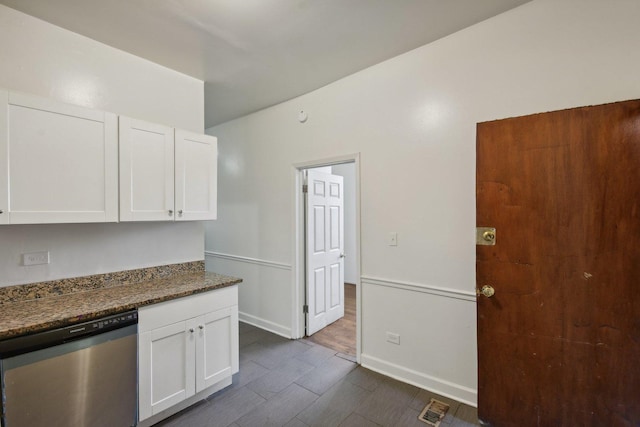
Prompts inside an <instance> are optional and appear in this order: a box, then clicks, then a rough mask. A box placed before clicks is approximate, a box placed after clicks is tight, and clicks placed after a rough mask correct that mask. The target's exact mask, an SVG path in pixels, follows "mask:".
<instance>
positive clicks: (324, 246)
mask: <svg viewBox="0 0 640 427" xmlns="http://www.w3.org/2000/svg"><path fill="white" fill-rule="evenodd" d="M306 182H307V193H306V264H307V269H306V276H307V277H306V279H307V280H306V282H307V292H306V293H307V298H306V301H307V306H308V313H307V319H306V320H307V335H312V334H314V333H316V332H317V331H319V330H320V329H322V328H324V327H325V326H327V325H329V324H331V323H333V322H335V321H336V320H338V319H340V318H341V317H343V316H344V210H343V209H344V194H343V188H344V185H343V177H341V176H337V175H331V174H328V173H323V172H319V171H315V170H313V169H309V170H308V171H307V180H306Z"/></svg>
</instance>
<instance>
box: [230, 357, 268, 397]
mask: <svg viewBox="0 0 640 427" xmlns="http://www.w3.org/2000/svg"><path fill="white" fill-rule="evenodd" d="M269 372H270V371H269V369H267V368H265V367H264V366H260V365H258V364H257V363H255V362H254V361H252V360H246V361H243V362H240V370H239V371H238V373H237V374H236V375H234V376H233V385H232V386H231V389H234V388H238V387H243V386H245V385H247V384H249V383H250V382H251V381H254V380H257V379H258V378H260V377H262V376H263V375H266V374H268V373H269ZM223 393H224V390H223Z"/></svg>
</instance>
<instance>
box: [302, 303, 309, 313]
mask: <svg viewBox="0 0 640 427" xmlns="http://www.w3.org/2000/svg"><path fill="white" fill-rule="evenodd" d="M302 312H303V313H308V312H309V306H308V305H307V304H305V305H303V306H302Z"/></svg>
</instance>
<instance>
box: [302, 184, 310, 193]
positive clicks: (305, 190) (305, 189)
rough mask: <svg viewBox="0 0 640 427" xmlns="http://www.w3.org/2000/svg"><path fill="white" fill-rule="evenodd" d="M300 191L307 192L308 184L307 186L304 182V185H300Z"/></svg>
mask: <svg viewBox="0 0 640 427" xmlns="http://www.w3.org/2000/svg"><path fill="white" fill-rule="evenodd" d="M302 192H303V193H307V192H309V186H308V185H307V184H304V185H303V186H302Z"/></svg>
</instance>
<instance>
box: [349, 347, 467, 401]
mask: <svg viewBox="0 0 640 427" xmlns="http://www.w3.org/2000/svg"><path fill="white" fill-rule="evenodd" d="M360 363H361V364H362V366H364V367H365V368H367V369H371V370H372V371H376V372H378V373H381V374H383V375H386V376H388V377H391V378H395V379H397V380H399V381H402V382H405V383H408V384H411V385H415V386H416V387H420V388H423V389H425V390H429V391H432V392H434V393H437V394H440V395H442V396H445V397H449V398H451V399H455V400H457V401H458V402H462V403H466V404H467V405H471V406H473V407H477V406H478V391H477V390H474V389H471V388H469V387H465V386H462V385H460V384H455V383H452V382H450V381H446V380H443V379H440V378H436V377H432V376H430V375H426V374H423V373H420V372H417V371H414V370H412V369H408V368H405V367H402V366H399V365H396V364H394V363H390V362H387V361H384V360H381V359H378V358H377V357H373V356H369V355H367V354H364V353H362V354H360Z"/></svg>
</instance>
